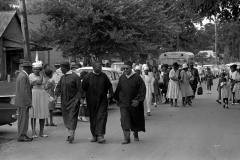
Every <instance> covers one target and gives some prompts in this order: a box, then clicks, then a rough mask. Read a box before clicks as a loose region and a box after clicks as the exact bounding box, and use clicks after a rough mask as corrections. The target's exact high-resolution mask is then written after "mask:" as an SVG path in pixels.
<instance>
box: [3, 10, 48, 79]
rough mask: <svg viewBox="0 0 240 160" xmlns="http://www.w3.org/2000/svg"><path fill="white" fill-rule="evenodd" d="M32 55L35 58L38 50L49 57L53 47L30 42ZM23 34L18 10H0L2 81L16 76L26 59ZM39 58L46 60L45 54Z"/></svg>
mask: <svg viewBox="0 0 240 160" xmlns="http://www.w3.org/2000/svg"><path fill="white" fill-rule="evenodd" d="M30 47H31V57H32V59H33V60H34V59H35V55H36V50H40V51H44V52H46V53H47V55H48V56H46V57H47V58H49V55H50V50H51V48H46V47H40V46H38V45H37V44H35V43H31V42H30ZM23 48H24V47H23V34H22V29H21V22H20V17H19V14H18V12H17V11H16V10H13V11H1V12H0V81H3V80H6V79H7V77H8V76H10V77H11V79H14V78H16V74H15V72H16V71H17V70H19V65H20V63H21V61H22V60H23V59H24V51H23ZM39 59H40V60H42V61H43V62H45V61H46V58H45V55H44V54H39ZM47 60H48V59H47Z"/></svg>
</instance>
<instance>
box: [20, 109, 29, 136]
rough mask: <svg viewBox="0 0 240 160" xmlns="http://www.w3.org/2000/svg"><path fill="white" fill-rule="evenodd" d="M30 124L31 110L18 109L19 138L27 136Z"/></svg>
mask: <svg viewBox="0 0 240 160" xmlns="http://www.w3.org/2000/svg"><path fill="white" fill-rule="evenodd" d="M28 123H29V110H28V109H25V108H22V107H18V138H20V137H21V136H22V135H26V134H27V131H28Z"/></svg>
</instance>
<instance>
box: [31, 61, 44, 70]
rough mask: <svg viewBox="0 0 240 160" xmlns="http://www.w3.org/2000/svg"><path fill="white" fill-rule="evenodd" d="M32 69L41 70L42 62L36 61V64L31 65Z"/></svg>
mask: <svg viewBox="0 0 240 160" xmlns="http://www.w3.org/2000/svg"><path fill="white" fill-rule="evenodd" d="M32 66H33V68H41V67H42V62H41V61H38V62H34V63H33V64H32Z"/></svg>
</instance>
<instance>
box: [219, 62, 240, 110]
mask: <svg viewBox="0 0 240 160" xmlns="http://www.w3.org/2000/svg"><path fill="white" fill-rule="evenodd" d="M217 90H218V99H217V102H218V103H219V104H221V103H222V102H223V108H227V109H228V108H229V105H228V104H229V101H232V105H236V104H239V102H240V68H238V66H237V65H236V64H233V65H232V66H230V71H229V72H226V71H224V70H223V71H222V73H221V74H220V76H219V82H218V86H217ZM239 108H240V107H239Z"/></svg>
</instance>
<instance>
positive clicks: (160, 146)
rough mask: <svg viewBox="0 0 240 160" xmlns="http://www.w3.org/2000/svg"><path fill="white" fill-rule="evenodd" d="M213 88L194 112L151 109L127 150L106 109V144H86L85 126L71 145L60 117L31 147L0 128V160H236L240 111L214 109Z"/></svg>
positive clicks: (239, 159)
mask: <svg viewBox="0 0 240 160" xmlns="http://www.w3.org/2000/svg"><path fill="white" fill-rule="evenodd" d="M214 83H215V85H214V86H213V91H212V92H213V94H206V86H205V85H203V88H204V94H203V95H201V96H197V97H196V99H195V100H194V101H193V106H192V107H189V106H188V107H179V108H175V107H170V106H169V105H163V104H161V105H158V107H156V108H155V107H153V108H152V111H151V114H152V116H150V117H146V132H145V133H143V132H142V133H140V134H139V136H140V141H139V142H134V141H132V143H131V144H128V145H122V144H121V142H122V140H123V133H122V130H121V127H120V120H119V119H120V114H119V108H118V107H116V105H112V106H111V108H110V109H109V117H108V123H107V133H106V135H105V138H106V140H107V142H106V144H98V143H91V142H90V138H91V133H90V129H89V123H86V122H79V123H78V127H77V131H76V139H75V141H74V143H73V144H69V143H68V142H67V141H66V138H67V130H66V129H65V127H64V126H63V122H62V116H61V113H60V112H57V113H55V116H54V121H55V123H56V124H57V125H58V126H57V127H46V128H45V133H46V134H48V135H49V137H48V138H37V139H35V140H34V142H31V143H19V142H17V141H16V137H17V134H16V133H17V128H16V123H14V125H13V126H12V127H11V126H0V159H1V160H33V159H34V160H90V159H91V160H94V159H96V160H115V159H116V160H118V159H119V160H120V159H121V160H122V159H124V160H148V159H149V160H240V109H238V105H234V106H232V105H229V107H230V109H223V107H222V105H219V104H217V103H216V101H215V100H216V98H217V91H216V83H217V80H215V81H214ZM179 104H181V102H180V101H179ZM37 127H38V125H37ZM30 133H31V131H30V130H29V135H30ZM131 136H132V135H131ZM132 139H133V138H132Z"/></svg>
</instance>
